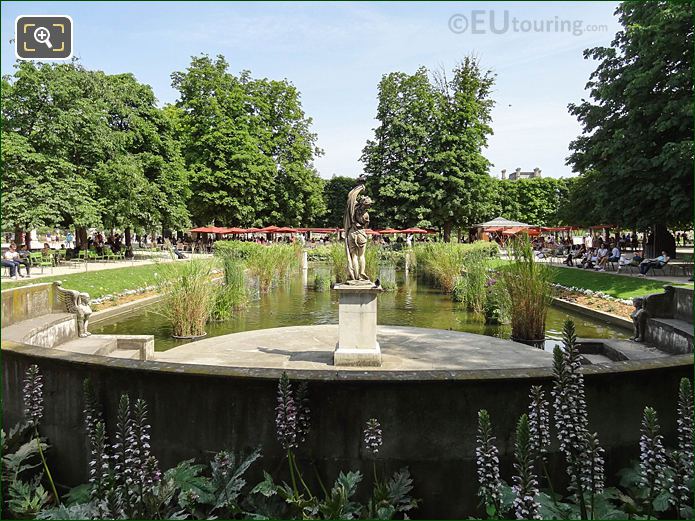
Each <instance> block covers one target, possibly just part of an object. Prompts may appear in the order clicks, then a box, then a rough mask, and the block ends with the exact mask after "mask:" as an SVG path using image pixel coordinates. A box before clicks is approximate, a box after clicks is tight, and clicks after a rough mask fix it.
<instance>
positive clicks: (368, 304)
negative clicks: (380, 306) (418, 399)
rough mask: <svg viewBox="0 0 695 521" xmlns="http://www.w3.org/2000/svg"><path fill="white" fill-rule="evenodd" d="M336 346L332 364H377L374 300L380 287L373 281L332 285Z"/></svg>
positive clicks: (377, 346)
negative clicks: (335, 302) (335, 304)
mask: <svg viewBox="0 0 695 521" xmlns="http://www.w3.org/2000/svg"><path fill="white" fill-rule="evenodd" d="M333 289H335V290H336V291H337V292H338V294H339V296H340V303H339V307H338V345H337V346H336V349H335V351H334V353H333V364H334V365H347V366H358V367H362V366H367V367H369V366H376V367H378V366H380V365H381V349H380V348H379V342H377V341H376V299H377V296H378V295H379V293H381V292H382V291H384V290H383V288H382V287H381V286H375V285H374V284H372V283H370V284H362V285H360V284H355V285H352V284H336V285H335V286H334V287H333Z"/></svg>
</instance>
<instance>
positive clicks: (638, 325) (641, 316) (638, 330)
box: [630, 297, 649, 342]
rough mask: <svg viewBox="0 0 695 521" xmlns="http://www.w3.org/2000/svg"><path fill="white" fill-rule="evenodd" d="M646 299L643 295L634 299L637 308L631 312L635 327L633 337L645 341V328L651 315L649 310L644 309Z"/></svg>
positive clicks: (637, 340)
mask: <svg viewBox="0 0 695 521" xmlns="http://www.w3.org/2000/svg"><path fill="white" fill-rule="evenodd" d="M644 301H645V299H644V298H642V297H637V298H634V299H632V304H633V305H634V306H635V310H634V311H633V312H632V313H630V317H631V318H632V324H633V326H634V328H635V336H634V338H633V340H634V341H635V342H644V328H645V326H646V324H647V318H648V316H649V314H648V313H647V310H646V309H644Z"/></svg>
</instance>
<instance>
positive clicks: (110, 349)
mask: <svg viewBox="0 0 695 521" xmlns="http://www.w3.org/2000/svg"><path fill="white" fill-rule="evenodd" d="M55 349H60V350H61V351H71V352H73V353H81V354H85V355H101V356H113V353H114V352H115V351H117V349H118V340H117V338H116V337H114V336H110V335H90V336H88V337H84V338H76V339H75V340H71V341H69V342H65V343H64V344H60V345H59V346H56V347H55Z"/></svg>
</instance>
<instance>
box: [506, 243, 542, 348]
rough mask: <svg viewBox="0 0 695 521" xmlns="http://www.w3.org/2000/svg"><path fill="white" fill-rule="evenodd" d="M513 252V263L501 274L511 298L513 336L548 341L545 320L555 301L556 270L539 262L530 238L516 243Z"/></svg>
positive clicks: (512, 245)
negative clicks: (554, 279)
mask: <svg viewBox="0 0 695 521" xmlns="http://www.w3.org/2000/svg"><path fill="white" fill-rule="evenodd" d="M509 251H510V256H511V260H510V261H509V262H508V263H506V264H505V265H504V266H502V267H501V268H500V270H499V271H500V276H501V278H502V280H503V281H504V287H505V289H506V290H507V293H508V295H509V299H508V302H509V306H510V310H509V315H510V317H511V322H512V337H513V338H514V339H518V340H540V339H542V338H545V319H546V317H547V315H548V308H549V307H550V304H551V302H552V299H553V297H552V286H551V283H552V281H553V274H552V271H551V270H550V268H549V267H548V266H547V265H545V264H543V263H541V262H537V261H536V260H535V255H534V252H533V248H532V247H531V243H530V242H529V240H528V239H527V238H521V239H515V240H513V241H512V242H511V244H510V247H509Z"/></svg>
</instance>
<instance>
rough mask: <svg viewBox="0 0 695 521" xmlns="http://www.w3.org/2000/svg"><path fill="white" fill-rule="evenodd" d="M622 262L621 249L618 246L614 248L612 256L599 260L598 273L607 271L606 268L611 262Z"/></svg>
mask: <svg viewBox="0 0 695 521" xmlns="http://www.w3.org/2000/svg"><path fill="white" fill-rule="evenodd" d="M619 260H620V249H619V248H618V246H617V245H616V246H613V249H612V250H611V253H610V255H605V256H603V257H600V258H599V261H598V266H596V269H597V270H598V271H606V266H607V265H608V263H609V262H618V261H619Z"/></svg>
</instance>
